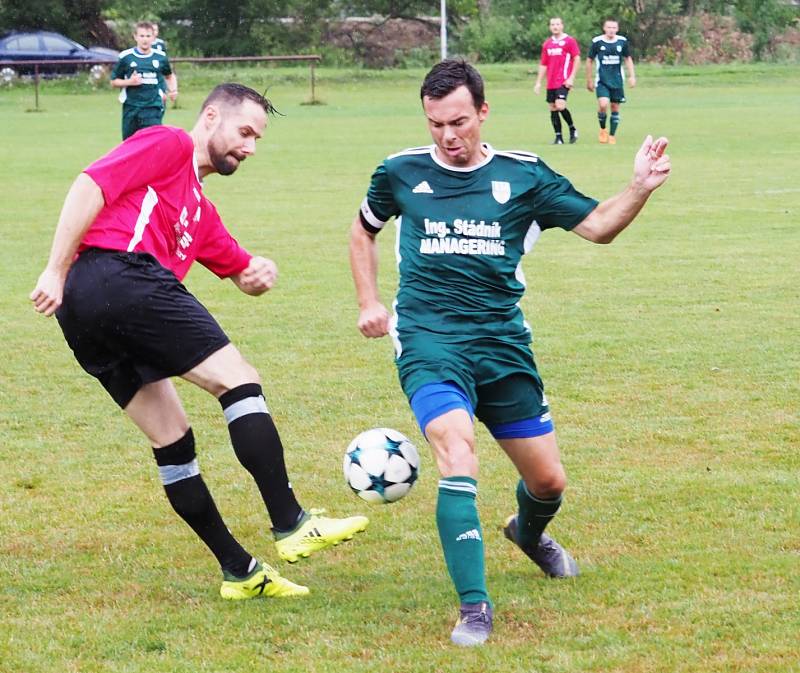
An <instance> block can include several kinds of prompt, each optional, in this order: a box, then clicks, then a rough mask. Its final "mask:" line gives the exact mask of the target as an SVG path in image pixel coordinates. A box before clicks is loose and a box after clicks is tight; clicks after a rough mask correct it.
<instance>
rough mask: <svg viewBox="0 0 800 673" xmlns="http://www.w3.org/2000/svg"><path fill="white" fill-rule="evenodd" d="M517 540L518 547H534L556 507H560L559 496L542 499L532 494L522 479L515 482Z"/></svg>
mask: <svg viewBox="0 0 800 673" xmlns="http://www.w3.org/2000/svg"><path fill="white" fill-rule="evenodd" d="M517 502H518V503H519V515H518V516H517V542H519V545H520V547H527V548H531V547H535V546H536V545H537V544H539V538H540V537H541V536H542V533H543V532H544V529H545V528H546V527H547V524H548V523H550V519H552V518H553V517H554V516H555V515H556V512H557V511H558V508H559V507H561V496H560V495H559V496H558V497H557V498H554V499H553V500H542V499H540V498H537V497H536V496H535V495H533V494H532V493H531V492H530V491H529V490H528V488H527V487H526V486H525V482H524V481H522V479H520V480H519V483H518V484H517Z"/></svg>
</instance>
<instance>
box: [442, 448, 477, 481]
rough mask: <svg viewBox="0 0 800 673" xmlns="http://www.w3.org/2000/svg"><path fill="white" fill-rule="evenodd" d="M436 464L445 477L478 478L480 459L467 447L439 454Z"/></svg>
mask: <svg viewBox="0 0 800 673" xmlns="http://www.w3.org/2000/svg"><path fill="white" fill-rule="evenodd" d="M436 462H437V464H438V467H439V473H440V474H441V475H442V476H443V477H465V476H468V477H476V476H477V474H478V457H477V456H476V455H475V452H474V451H473V450H471V447H468V446H467V445H460V446H457V447H453V448H452V449H450V450H448V451H445V452H443V453H439V454H438V455H437V456H436Z"/></svg>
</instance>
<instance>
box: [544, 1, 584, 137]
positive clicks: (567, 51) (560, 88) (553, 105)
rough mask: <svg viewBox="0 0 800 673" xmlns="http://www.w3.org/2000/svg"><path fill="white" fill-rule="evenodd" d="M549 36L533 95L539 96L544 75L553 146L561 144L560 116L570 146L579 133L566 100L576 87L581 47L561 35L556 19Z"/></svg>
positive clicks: (557, 19) (562, 32)
mask: <svg viewBox="0 0 800 673" xmlns="http://www.w3.org/2000/svg"><path fill="white" fill-rule="evenodd" d="M550 33H551V36H550V37H549V38H547V40H545V42H544V44H543V45H542V57H541V60H540V62H539V72H538V74H537V76H536V84H535V85H534V87H533V92H534V93H535V94H536V95H537V96H538V95H539V92H540V91H541V89H542V79H543V78H544V75H545V73H547V103H548V105H549V107H550V122H551V123H552V124H553V130H554V131H555V132H556V137H555V140H553V145H563V144H564V138H563V136H562V134H561V119H560V118H559V113H561V116H562V117H564V121H565V122H567V126H568V127H569V142H570V144H573V143H575V142H576V141H577V140H578V130H577V129H576V128H575V124H574V123H573V121H572V115H571V114H570V112H569V110H567V96H568V95H569V90H570V89H571V88H572V87H573V85H574V84H575V73H576V72H577V71H578V64H579V63H580V61H581V56H580V53H581V52H580V47H579V46H578V42H577V41H576V40H575V38H574V37H571V36H569V35H567V34H566V33H565V32H564V22H563V21H562V20H561V19H560V18H559V17H557V16H555V17H553V18H552V19H550Z"/></svg>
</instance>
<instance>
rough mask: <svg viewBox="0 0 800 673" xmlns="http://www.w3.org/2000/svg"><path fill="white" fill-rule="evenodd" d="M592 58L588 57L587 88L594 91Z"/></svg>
mask: <svg viewBox="0 0 800 673" xmlns="http://www.w3.org/2000/svg"><path fill="white" fill-rule="evenodd" d="M592 75H593V73H592V59H591V58H587V59H586V88H587V89H588V90H589V91H594V77H593V76H592Z"/></svg>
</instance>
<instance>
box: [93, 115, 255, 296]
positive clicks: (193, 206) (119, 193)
mask: <svg viewBox="0 0 800 673" xmlns="http://www.w3.org/2000/svg"><path fill="white" fill-rule="evenodd" d="M85 173H87V174H88V175H89V177H90V178H92V180H94V181H95V182H96V183H97V185H98V186H99V187H100V189H101V190H102V191H103V199H104V200H105V206H104V207H103V209H102V210H101V211H100V213H99V215H98V216H97V218H96V219H95V221H94V222H93V223H92V225H91V226H90V227H89V230H88V231H87V232H86V235H85V236H84V237H83V240H82V241H81V243H80V246H79V247H78V252H81V251H83V250H85V249H86V248H103V249H105V250H124V251H127V252H149V253H150V254H151V255H153V257H155V258H156V259H157V260H158V261H159V262H160V263H161V265H162V266H164V267H165V268H167V269H169V270H170V271H172V273H174V274H175V276H176V277H177V278H178V280H183V278H184V277H185V276H186V274H187V273H188V272H189V267H190V266H191V265H192V262H194V260H197V261H198V262H200V263H201V264H202V265H203V266H205V267H206V268H208V269H209V270H210V271H212V272H213V273H215V274H216V275H217V276H219V277H220V278H225V277H227V276H232V275H234V274H237V273H239V272H241V271H243V270H244V269H245V268H247V265H248V263H249V262H250V258H251V255H250V253H248V252H247V251H246V250H245V249H244V248H242V247H241V246H240V245H239V244H238V243H237V242H236V239H234V238H233V237H232V236H231V235H230V233H228V230H227V229H226V228H225V225H224V224H222V220H221V219H220V217H219V214H218V213H217V209H216V208H215V207H214V204H213V203H211V201H209V200H208V199H207V198H206V197H205V196H204V195H203V185H202V183H201V182H200V178H199V176H198V174H197V165H196V163H195V159H194V143H193V142H192V139H191V137H190V136H189V134H188V133H186V131H184V130H182V129H179V128H175V127H173V126H151V127H148V128H145V129H142V130H140V131H139V132H138V133H135V134H134V135H132V136H131V137H130V138H128V139H127V140H126V141H125V142H123V143H122V144H121V145H117V147H115V148H114V149H113V150H111V151H110V152H109V153H108V154H106V155H105V156H104V157H101V158H100V159H98V160H97V161H95V162H94V163H93V164H92V165H91V166H89V167H88V168H87V169H86V170H85Z"/></svg>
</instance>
